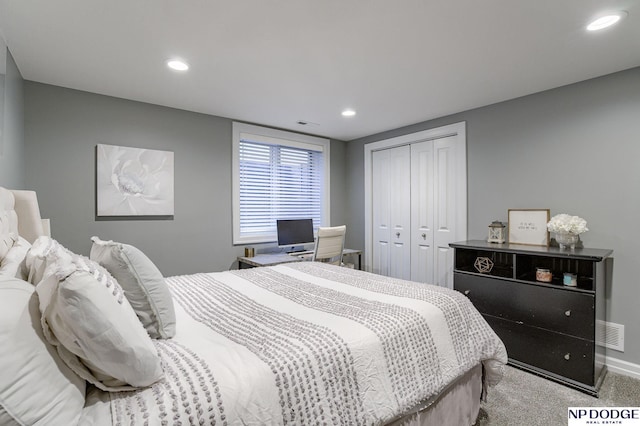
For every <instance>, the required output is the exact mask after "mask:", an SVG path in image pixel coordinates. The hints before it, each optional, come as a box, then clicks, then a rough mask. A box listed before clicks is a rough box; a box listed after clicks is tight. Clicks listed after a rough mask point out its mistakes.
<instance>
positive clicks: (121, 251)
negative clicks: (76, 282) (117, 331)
mask: <svg viewBox="0 0 640 426" xmlns="http://www.w3.org/2000/svg"><path fill="white" fill-rule="evenodd" d="M91 241H93V246H92V247H91V255H90V257H91V260H94V261H96V262H98V263H99V264H100V265H101V266H103V267H104V268H105V269H106V270H107V271H109V273H110V274H111V275H112V276H113V277H114V278H115V279H116V280H117V281H118V283H119V284H120V285H121V286H122V288H123V289H124V294H125V296H126V297H127V299H128V300H129V303H131V306H132V307H133V310H134V311H135V312H136V314H137V315H138V318H139V319H140V322H142V325H144V328H145V329H146V330H147V332H148V333H149V336H151V338H152V339H168V338H170V337H173V336H174V335H175V334H176V314H175V311H174V307H173V299H172V297H171V291H170V290H169V287H168V286H167V284H166V282H165V281H164V277H163V276H162V273H160V271H159V270H158V268H157V267H156V265H154V264H153V262H152V261H151V260H150V259H149V258H148V257H147V256H146V255H145V254H144V253H143V252H142V251H140V250H138V249H137V248H135V247H133V246H131V245H128V244H121V243H116V242H113V241H102V240H101V239H100V238H98V237H92V238H91Z"/></svg>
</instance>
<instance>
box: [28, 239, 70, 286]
mask: <svg viewBox="0 0 640 426" xmlns="http://www.w3.org/2000/svg"><path fill="white" fill-rule="evenodd" d="M61 256H64V257H65V258H67V259H70V258H71V257H72V256H73V253H72V252H70V251H69V250H67V249H66V248H65V247H63V246H62V244H60V243H58V242H57V241H56V240H54V239H53V238H51V237H46V236H42V237H38V238H37V239H36V240H35V241H34V242H33V245H32V246H31V248H30V249H29V251H28V252H27V256H26V257H25V259H24V272H23V273H24V275H26V277H27V281H29V282H30V283H31V284H33V285H38V283H39V282H40V281H42V279H43V278H44V277H45V276H47V275H50V274H51V273H52V268H53V267H55V266H56V262H57V261H58V259H59V258H60V257H61Z"/></svg>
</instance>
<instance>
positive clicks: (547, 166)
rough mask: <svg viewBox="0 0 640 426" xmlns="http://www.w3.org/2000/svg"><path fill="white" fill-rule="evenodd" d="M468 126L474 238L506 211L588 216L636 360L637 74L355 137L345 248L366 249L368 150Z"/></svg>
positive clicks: (614, 313) (611, 304)
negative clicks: (606, 252)
mask: <svg viewBox="0 0 640 426" xmlns="http://www.w3.org/2000/svg"><path fill="white" fill-rule="evenodd" d="M459 121H466V123H467V162H468V172H467V173H468V237H469V238H470V239H484V238H486V236H487V230H488V228H487V226H488V225H489V223H491V221H492V220H495V219H499V220H502V221H505V222H506V220H507V210H508V209H509V208H549V209H551V214H552V215H554V214H558V213H569V214H573V215H578V216H581V217H583V218H585V219H586V220H587V222H588V227H589V229H590V231H589V232H587V233H585V234H584V235H583V241H584V244H585V245H586V246H588V247H594V248H610V249H613V250H614V270H613V282H612V288H611V289H609V292H608V300H607V305H608V319H609V320H610V321H612V322H615V323H619V324H624V325H625V352H624V353H620V352H616V351H610V355H611V356H613V357H615V358H618V359H621V360H624V361H628V362H632V363H635V364H640V310H639V309H638V302H639V301H640V279H639V278H638V270H636V268H637V267H638V263H637V262H638V260H637V259H638V256H639V254H640V251H639V250H638V242H639V237H640V232H639V231H638V227H637V221H638V218H640V193H639V191H640V167H639V166H638V165H639V163H640V68H634V69H631V70H627V71H623V72H619V73H616V74H612V75H609V76H605V77H601V78H597V79H593V80H589V81H585V82H581V83H577V84H573V85H570V86H565V87H561V88H558V89H554V90H549V91H545V92H542V93H538V94H534V95H531V96H526V97H522V98H518V99H515V100H511V101H508V102H503V103H499V104H495V105H491V106H487V107H483V108H479V109H475V110H471V111H467V112H463V113H460V114H456V115H452V116H448V117H444V118H441V119H437V120H432V121H427V122H423V123H419V124H416V125H412V126H409V127H405V128H401V129H397V130H394V131H390V132H385V133H382V134H378V135H373V136H369V137H366V138H363V139H359V140H355V141H350V142H349V143H348V144H347V163H348V169H347V176H346V181H347V182H348V185H349V191H348V192H349V198H348V200H349V204H348V206H347V211H346V213H345V214H346V215H347V226H348V227H349V233H348V234H349V235H348V242H347V244H348V245H349V246H351V247H364V193H363V190H364V145H365V144H366V143H370V142H374V141H379V140H383V139H387V138H390V137H395V136H399V135H403V134H407V133H412V132H416V131H420V130H425V129H430V128H434V127H439V126H442V125H446V124H451V123H456V122H459Z"/></svg>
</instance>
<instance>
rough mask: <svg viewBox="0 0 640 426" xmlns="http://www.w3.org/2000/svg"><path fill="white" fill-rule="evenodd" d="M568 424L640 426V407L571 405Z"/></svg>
mask: <svg viewBox="0 0 640 426" xmlns="http://www.w3.org/2000/svg"><path fill="white" fill-rule="evenodd" d="M567 418H568V423H567V425H568V426H583V425H623V426H640V407H569V408H568V409H567Z"/></svg>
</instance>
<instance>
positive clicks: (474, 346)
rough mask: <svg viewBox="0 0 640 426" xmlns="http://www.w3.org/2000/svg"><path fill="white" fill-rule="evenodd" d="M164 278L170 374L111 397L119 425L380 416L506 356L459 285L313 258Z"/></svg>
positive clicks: (164, 347) (376, 420)
mask: <svg viewBox="0 0 640 426" xmlns="http://www.w3.org/2000/svg"><path fill="white" fill-rule="evenodd" d="M167 282H168V283H169V285H170V287H171V290H172V293H173V296H174V301H175V305H176V313H177V316H178V318H177V320H178V321H177V334H176V337H175V338H174V339H171V340H167V341H157V342H156V346H157V348H158V351H159V353H160V354H161V356H162V359H163V364H164V369H165V373H166V378H165V380H163V381H161V382H159V383H156V384H155V385H153V386H152V387H151V388H149V389H145V390H141V391H136V392H119V393H112V394H111V395H110V397H111V418H112V423H113V424H114V425H125V424H127V425H128V424H133V425H144V424H149V425H156V424H157V425H160V424H168V425H171V424H179V423H181V424H200V425H212V424H221V425H236V424H237V425H250V424H255V425H263V424H295V425H305V424H329V425H339V424H344V425H372V424H383V423H385V422H388V421H390V420H392V419H394V418H396V417H397V416H399V415H400V414H402V413H403V412H405V411H406V410H408V409H410V408H411V407H413V406H415V405H416V404H418V403H420V402H422V401H425V400H427V399H429V398H430V397H432V396H433V395H435V394H437V393H438V392H439V391H441V390H442V389H443V388H445V386H446V385H447V384H448V383H450V382H451V381H453V380H455V379H456V378H458V377H459V376H461V375H462V374H464V373H465V372H466V371H467V370H469V369H470V368H471V367H473V366H474V365H476V364H478V363H479V362H483V363H484V366H485V370H486V373H487V374H485V377H488V378H493V380H494V381H497V380H499V378H500V377H501V376H502V368H503V365H504V364H505V363H506V361H507V355H506V351H505V348H504V345H503V344H502V342H501V341H500V339H498V337H497V336H496V335H495V333H494V332H493V331H492V330H491V328H490V327H489V326H488V325H487V323H486V322H485V321H484V320H483V318H482V317H481V316H480V314H479V313H478V312H477V311H476V310H475V309H474V308H473V306H472V305H471V303H470V302H469V301H468V299H467V298H466V297H464V296H463V295H461V294H459V293H458V292H455V291H453V290H448V289H443V288H440V287H435V286H429V285H424V284H417V283H412V282H407V281H402V280H396V279H389V278H386V277H382V276H379V275H374V274H369V273H365V272H360V271H354V270H351V269H347V268H339V267H334V266H330V265H324V264H318V263H311V262H301V263H295V264H289V265H279V266H275V267H270V268H255V269H248V270H241V271H227V272H219V273H212V274H195V275H188V276H177V277H171V278H168V279H167ZM487 369H488V370H487Z"/></svg>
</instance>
